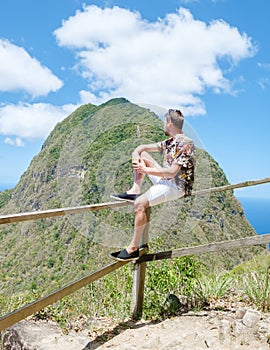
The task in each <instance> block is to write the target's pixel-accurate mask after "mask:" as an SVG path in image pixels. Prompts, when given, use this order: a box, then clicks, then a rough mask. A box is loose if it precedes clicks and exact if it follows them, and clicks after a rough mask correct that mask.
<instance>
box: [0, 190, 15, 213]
mask: <svg viewBox="0 0 270 350" xmlns="http://www.w3.org/2000/svg"><path fill="white" fill-rule="evenodd" d="M12 191H13V190H12V189H11V190H5V191H2V192H0V209H1V208H3V207H4V206H5V205H6V203H8V201H9V200H10V198H11V196H12Z"/></svg>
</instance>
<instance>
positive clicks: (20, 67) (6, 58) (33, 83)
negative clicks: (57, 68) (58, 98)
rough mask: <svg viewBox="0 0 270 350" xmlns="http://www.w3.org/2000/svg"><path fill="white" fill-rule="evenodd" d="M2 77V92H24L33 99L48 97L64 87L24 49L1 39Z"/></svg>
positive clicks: (0, 81) (0, 69)
mask: <svg viewBox="0 0 270 350" xmlns="http://www.w3.org/2000/svg"><path fill="white" fill-rule="evenodd" d="M0 77H1V79H0V91H18V90H23V91H26V92H27V93H29V94H30V95H32V96H33V97H35V96H42V95H47V94H48V93H49V92H51V91H56V90H58V89H60V88H61V86H62V85H63V83H62V81H61V80H59V79H58V78H57V77H56V76H55V75H54V74H52V72H51V71H50V70H49V69H48V68H47V67H44V66H42V65H41V64H40V62H39V61H38V60H37V59H35V58H33V57H31V56H30V55H29V54H28V53H27V51H25V49H24V48H22V47H19V46H16V45H14V44H12V43H10V42H9V41H8V40H3V39H0Z"/></svg>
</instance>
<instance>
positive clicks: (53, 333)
mask: <svg viewBox="0 0 270 350" xmlns="http://www.w3.org/2000/svg"><path fill="white" fill-rule="evenodd" d="M3 338H4V339H3V350H52V349H53V350H83V349H84V350H86V349H90V348H89V338H88V337H87V331H85V332H80V333H76V332H70V333H69V334H68V335H66V334H64V333H63V332H62V331H61V329H60V327H59V326H58V325H57V324H55V323H53V322H48V321H38V322H33V321H31V322H29V321H21V322H19V323H17V324H16V325H15V326H13V327H11V328H9V329H7V330H6V332H5V333H4V334H3Z"/></svg>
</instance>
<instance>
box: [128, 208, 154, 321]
mask: <svg viewBox="0 0 270 350" xmlns="http://www.w3.org/2000/svg"><path fill="white" fill-rule="evenodd" d="M150 211H151V209H150V208H147V209H146V218H147V221H146V225H145V227H144V230H143V234H142V239H141V245H143V246H146V245H147V248H144V251H143V254H145V253H147V252H148V236H149V225H150ZM145 274H146V262H141V263H139V264H137V263H135V265H134V275H133V285H132V298H131V305H130V311H131V315H132V318H133V319H139V318H141V316H142V309H143V299H144V283H145Z"/></svg>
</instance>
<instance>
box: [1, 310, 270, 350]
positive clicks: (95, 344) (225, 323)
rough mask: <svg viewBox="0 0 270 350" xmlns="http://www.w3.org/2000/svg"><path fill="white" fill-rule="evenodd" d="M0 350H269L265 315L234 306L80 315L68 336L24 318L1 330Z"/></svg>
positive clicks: (269, 323) (269, 331)
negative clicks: (131, 315) (133, 317)
mask: <svg viewBox="0 0 270 350" xmlns="http://www.w3.org/2000/svg"><path fill="white" fill-rule="evenodd" d="M4 339H5V340H4V342H3V344H2V348H1V349H3V350H4V349H5V350H7V349H12V350H17V349H20V350H21V349H23V350H87V349H90V350H93V349H98V350H105V349H110V350H111V349H117V350H135V349H136V350H138V349H147V350H167V349H175V350H203V349H213V350H237V349H242V350H248V349H250V350H255V349H256V350H269V349H270V314H265V313H260V312H258V311H256V310H252V309H244V308H239V309H237V310H233V311H232V310H230V311H218V310H210V311H200V312H193V311H189V312H187V313H184V314H182V315H179V316H174V317H169V318H167V319H165V320H163V321H143V320H141V321H139V322H133V321H130V320H127V321H125V322H122V323H120V324H113V323H112V320H108V319H105V318H104V319H102V318H100V319H87V318H86V317H81V318H80V319H79V320H78V321H77V322H76V323H75V324H73V325H72V327H71V329H70V330H69V332H68V333H67V334H65V333H63V332H62V331H61V329H60V328H59V326H58V325H57V324H55V323H53V322H51V321H34V320H27V321H26V320H25V321H22V322H20V323H18V324H17V325H15V326H13V327H12V328H10V329H9V330H8V331H6V333H5V338H4Z"/></svg>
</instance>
